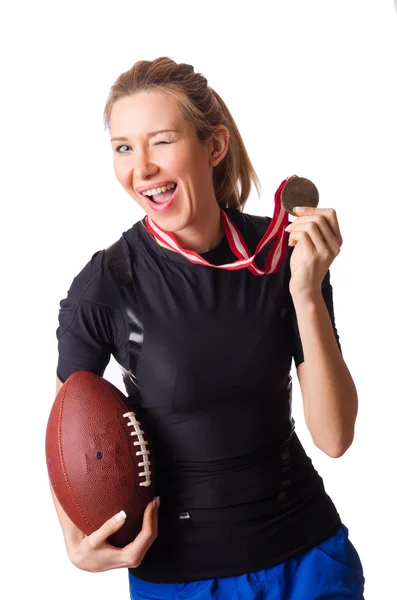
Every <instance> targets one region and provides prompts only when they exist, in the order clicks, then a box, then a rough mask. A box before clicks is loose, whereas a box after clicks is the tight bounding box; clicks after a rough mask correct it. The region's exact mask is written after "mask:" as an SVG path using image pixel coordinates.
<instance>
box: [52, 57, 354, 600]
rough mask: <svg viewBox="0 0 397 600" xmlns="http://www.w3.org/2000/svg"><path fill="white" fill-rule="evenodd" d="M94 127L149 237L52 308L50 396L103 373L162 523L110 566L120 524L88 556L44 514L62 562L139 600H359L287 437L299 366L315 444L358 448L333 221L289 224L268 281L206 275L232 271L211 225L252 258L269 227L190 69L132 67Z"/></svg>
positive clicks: (333, 524)
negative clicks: (123, 406) (152, 472)
mask: <svg viewBox="0 0 397 600" xmlns="http://www.w3.org/2000/svg"><path fill="white" fill-rule="evenodd" d="M104 116H105V124H106V126H108V127H109V130H110V134H111V144H112V147H113V151H114V170H115V174H116V177H117V179H118V181H119V182H120V183H121V185H122V186H123V188H124V189H125V190H126V192H127V193H128V194H129V195H130V196H131V197H132V198H133V200H134V201H136V202H137V203H138V204H139V205H140V206H141V207H142V208H143V210H144V211H145V213H146V215H147V217H149V218H150V220H147V219H146V218H145V219H143V220H142V221H139V222H138V223H136V224H135V225H134V226H133V227H132V228H131V229H129V230H128V231H126V232H125V233H123V235H122V237H121V238H120V240H119V241H118V242H117V243H115V244H114V245H113V246H111V247H110V248H108V249H106V250H102V251H100V252H97V253H95V254H94V255H93V257H92V258H91V260H90V261H89V262H88V264H87V265H86V266H85V267H84V269H83V270H82V271H81V272H80V273H79V274H78V276H77V277H76V278H75V279H74V280H73V283H72V286H71V288H70V290H69V292H68V295H67V298H65V299H64V300H62V301H61V310H60V314H59V328H58V330H57V337H58V340H59V363H58V370H57V389H59V387H60V386H61V385H62V383H63V382H64V381H65V380H66V379H67V378H68V377H69V376H70V375H71V374H72V373H73V372H75V371H78V370H80V369H86V370H89V371H92V372H93V373H96V374H98V375H103V373H104V370H105V368H106V365H107V364H108V362H109V359H110V356H111V355H113V356H114V357H115V359H116V360H117V362H118V363H119V364H120V366H121V368H122V370H123V377H124V383H125V386H126V390H127V392H128V395H129V396H130V397H131V398H132V399H133V401H134V403H137V404H139V405H140V406H141V410H142V411H143V412H144V414H145V423H147V426H148V428H149V430H150V435H151V439H152V441H153V445H154V454H155V457H156V463H157V470H156V475H157V478H158V484H157V485H158V489H157V493H159V495H160V496H161V509H160V511H159V510H158V505H157V504H156V501H154V502H153V503H150V504H149V505H148V507H147V509H146V511H145V515H144V519H143V526H142V532H141V533H140V534H139V536H138V537H137V538H136V539H135V540H134V541H133V542H132V543H131V544H129V545H128V546H126V547H125V548H123V549H116V548H113V547H111V546H110V545H109V544H107V543H106V538H107V537H108V536H109V535H110V533H112V532H114V531H116V530H117V529H118V528H120V527H121V526H122V523H123V517H124V515H123V514H121V515H119V516H118V517H115V518H113V519H111V520H109V521H108V522H107V523H105V524H104V525H103V527H102V528H101V529H99V530H98V531H96V532H94V533H93V534H92V535H90V536H88V537H87V536H84V535H83V534H82V533H81V532H80V531H79V530H78V529H77V528H76V527H75V526H74V525H73V524H72V523H71V522H70V520H69V519H68V517H67V516H66V515H65V514H64V513H63V511H62V509H61V508H60V506H59V504H58V503H57V501H56V498H55V497H54V502H55V505H56V507H57V511H58V515H59V518H60V522H61V525H62V528H63V531H64V535H65V541H66V546H67V549H68V554H69V557H70V559H71V560H72V562H73V563H74V564H75V565H77V566H78V567H80V568H82V569H85V570H88V571H102V570H107V569H112V568H120V567H128V568H129V585H130V592H131V598H134V600H139V599H143V598H152V599H153V598H167V599H168V598H202V599H207V598H219V599H220V598H222V599H223V598H232V597H233V598H234V597H235V598H247V599H249V598H252V599H253V598H266V599H270V598H274V599H276V598H277V599H288V600H298V598H299V599H300V598H304V599H305V600H310V599H314V598H319V597H320V596H321V597H322V598H337V597H338V598H342V597H343V598H362V597H363V596H362V594H363V587H364V576H363V571H362V565H361V562H360V559H359V557H358V554H357V552H356V550H355V548H354V547H353V545H352V543H351V542H350V540H349V538H348V530H347V528H346V527H345V525H343V523H342V521H341V519H340V517H339V514H338V513H337V511H336V508H335V506H334V504H333V503H332V501H331V499H330V498H329V496H328V495H327V494H326V492H325V490H324V486H323V481H322V479H321V477H320V476H319V474H318V473H317V472H316V470H315V469H314V467H313V465H312V462H311V460H310V458H309V457H308V456H307V455H306V453H305V451H304V449H303V447H302V446H301V444H300V442H299V439H298V437H297V435H296V433H295V431H294V420H293V418H292V417H291V377H290V368H291V362H292V358H293V359H294V362H295V365H296V368H297V373H298V378H299V382H300V386H301V388H302V396H303V402H304V412H305V419H306V423H307V426H308V428H309V431H310V433H311V435H312V438H313V440H314V442H315V444H316V445H317V446H318V447H319V448H320V449H321V450H323V451H324V452H325V453H327V454H328V455H329V456H332V457H335V458H336V457H339V456H341V455H342V454H343V453H344V452H345V451H346V450H347V448H348V447H349V446H350V445H351V443H352V441H353V436H354V424H355V420H356V416H357V394H356V389H355V386H354V382H353V380H352V378H351V376H350V374H349V371H348V369H347V366H346V364H345V362H344V360H343V358H342V354H341V348H340V344H339V339H338V334H337V331H336V328H335V323H334V315H333V305H332V288H331V284H330V277H329V267H330V265H331V263H332V262H333V260H334V258H335V257H336V256H337V254H338V253H339V250H340V246H341V244H342V238H341V235H340V231H339V226H338V221H337V217H336V214H335V211H334V210H332V209H310V210H308V211H306V212H302V211H298V210H297V209H295V212H296V213H297V215H299V216H298V218H297V219H296V220H295V221H294V222H293V223H291V224H290V225H289V227H288V228H287V230H288V232H289V238H288V239H289V242H288V247H287V248H286V255H285V256H284V258H283V260H282V261H281V264H280V266H279V268H278V270H277V271H276V272H275V273H272V274H270V275H268V274H266V275H264V276H257V275H255V274H253V273H252V272H251V271H250V270H249V269H247V268H243V269H239V270H229V269H227V268H219V267H220V266H223V265H227V264H229V265H230V264H231V263H234V262H235V261H236V256H235V255H234V254H233V252H232V250H231V248H230V246H229V243H228V239H227V237H226V236H225V220H224V218H223V217H222V215H226V216H227V217H228V218H229V219H230V220H231V221H232V223H233V224H234V226H235V227H237V229H238V230H239V231H240V233H241V235H242V237H243V238H244V241H245V243H246V245H247V246H248V250H249V251H250V253H251V254H252V253H253V252H254V250H255V248H256V247H257V245H258V243H259V241H260V240H261V238H262V237H263V236H264V234H265V232H266V230H267V228H268V227H269V223H270V219H269V218H268V217H257V216H248V215H245V214H244V213H243V212H242V211H243V208H244V204H245V202H246V200H247V198H248V195H249V191H250V185H251V181H253V182H254V184H255V185H256V187H257V189H258V180H257V176H256V173H255V171H254V169H253V167H252V164H251V162H250V160H249V157H248V154H247V151H246V149H245V147H244V144H243V142H242V139H241V137H240V135H239V132H238V129H237V127H236V124H235V122H234V120H233V118H232V116H231V114H230V112H229V111H228V109H227V107H226V105H225V104H224V102H223V101H222V99H221V98H220V97H219V95H218V94H216V93H215V92H214V90H212V89H211V88H210V87H209V86H208V85H207V80H206V79H205V78H204V77H203V76H202V75H201V74H198V73H195V72H194V70H193V68H192V67H191V66H190V65H186V64H176V63H175V62H174V61H172V60H171V59H169V58H165V57H162V58H159V59H157V60H154V61H140V62H138V63H136V64H135V65H134V66H133V67H132V68H131V69H130V70H129V71H127V72H126V73H123V74H122V75H121V76H120V77H119V78H118V80H117V81H116V82H115V84H114V85H113V86H112V88H111V92H110V95H109V98H108V101H107V104H106V107H105V115H104ZM220 209H222V210H223V211H224V213H222V211H221V210H220ZM150 223H154V224H155V226H157V228H158V229H157V230H158V231H160V232H166V234H167V232H168V234H169V235H170V236H171V238H172V236H173V239H174V240H176V241H177V242H178V244H179V247H180V248H181V249H186V250H190V251H193V252H194V253H195V254H196V255H200V256H201V257H202V258H204V259H205V260H206V261H207V262H208V265H200V264H195V263H194V262H192V261H191V260H190V258H187V257H186V255H185V254H183V250H182V251H181V252H182V253H180V252H179V251H177V250H171V249H170V248H169V246H168V245H167V243H166V239H164V238H161V237H157V236H156V235H153V229H150ZM151 232H152V233H151ZM168 239H170V238H168ZM271 246H272V244H269V245H268V246H267V247H266V248H265V249H264V250H263V251H262V252H260V254H259V255H258V257H257V258H256V261H255V262H256V264H257V266H258V267H259V268H262V269H263V267H264V264H265V260H266V257H267V253H268V252H269V250H270V248H271ZM210 265H213V266H210Z"/></svg>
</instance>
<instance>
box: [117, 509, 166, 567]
mask: <svg viewBox="0 0 397 600" xmlns="http://www.w3.org/2000/svg"><path fill="white" fill-rule="evenodd" d="M159 500H160V499H159ZM159 504H160V502H159V503H158V504H157V502H156V499H154V500H153V501H152V502H149V504H148V505H147V507H146V509H145V512H144V514H143V523H142V530H141V531H140V533H139V534H138V535H137V536H136V538H135V540H134V541H133V542H131V543H130V544H128V545H127V546H125V547H124V548H123V549H122V551H121V559H122V561H123V564H124V566H125V567H130V568H132V569H134V568H136V567H138V566H139V565H140V564H141V562H142V560H143V558H144V556H145V554H146V552H147V551H148V550H149V548H150V546H151V545H152V544H153V542H154V541H155V539H156V538H157V535H158V507H159Z"/></svg>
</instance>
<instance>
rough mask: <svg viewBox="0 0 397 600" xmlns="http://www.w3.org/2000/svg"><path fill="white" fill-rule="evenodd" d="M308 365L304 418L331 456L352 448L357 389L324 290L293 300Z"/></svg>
mask: <svg viewBox="0 0 397 600" xmlns="http://www.w3.org/2000/svg"><path fill="white" fill-rule="evenodd" d="M293 302H294V307H295V311H296V316H297V321H298V328H299V334H300V338H301V342H302V347H303V353H304V358H305V361H304V364H305V376H304V386H303V389H302V395H303V402H304V407H305V419H306V423H307V426H308V428H309V431H310V433H311V436H312V438H313V441H314V443H315V444H316V446H318V447H319V448H320V449H321V450H323V451H324V452H326V453H327V454H329V455H330V456H335V457H337V456H340V455H341V454H343V453H344V452H345V451H346V450H347V448H348V447H349V446H350V445H351V443H352V441H353V437H354V424H355V421H356V417H357V410H358V398H357V390H356V387H355V385H354V381H353V379H352V377H351V375H350V372H349V370H348V368H347V366H346V364H345V361H344V359H343V357H342V355H341V353H340V351H339V348H338V345H337V343H336V339H335V334H334V331H333V328H332V323H331V319H330V316H329V314H328V309H327V306H326V304H325V302H324V299H323V297H322V294H321V291H319V292H318V293H317V294H310V295H301V296H299V297H295V298H293Z"/></svg>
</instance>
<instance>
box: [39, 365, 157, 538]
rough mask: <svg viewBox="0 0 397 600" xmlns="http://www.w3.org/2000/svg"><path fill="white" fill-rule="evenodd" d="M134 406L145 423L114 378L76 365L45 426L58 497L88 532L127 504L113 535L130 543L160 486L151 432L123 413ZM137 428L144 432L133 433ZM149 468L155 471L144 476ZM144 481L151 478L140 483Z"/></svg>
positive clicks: (138, 530)
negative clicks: (76, 368)
mask: <svg viewBox="0 0 397 600" xmlns="http://www.w3.org/2000/svg"><path fill="white" fill-rule="evenodd" d="M132 410H133V412H134V413H135V415H136V419H137V421H138V422H140V423H141V420H140V418H139V408H138V407H135V406H134V407H133V408H132V407H131V405H130V404H129V400H128V398H127V397H126V396H124V394H123V393H122V392H121V391H120V390H118V389H117V388H116V387H115V386H113V385H112V384H111V383H110V382H109V381H107V380H106V379H104V378H103V377H99V376H98V375H95V374H93V373H90V372H89V371H77V372H75V373H73V374H72V375H71V376H70V377H69V378H68V379H67V380H66V381H65V383H64V385H63V386H62V388H61V389H60V390H59V392H58V394H57V396H56V398H55V401H54V404H53V406H52V409H51V412H50V416H49V419H48V424H47V431H46V458H47V468H48V474H49V477H50V480H51V483H52V487H53V490H54V493H55V495H56V497H57V499H58V501H59V503H60V504H61V506H62V507H63V509H64V511H65V512H66V514H67V515H68V517H69V518H70V519H71V520H72V521H73V523H74V524H75V525H76V526H77V527H78V528H79V529H80V530H81V531H83V533H85V534H86V535H89V534H90V533H92V532H93V531H95V530H96V529H98V528H99V527H100V526H101V525H103V523H104V522H105V521H107V520H108V519H110V518H111V517H113V516H114V515H116V514H117V513H118V512H120V511H121V510H124V511H125V512H126V514H127V518H126V520H125V523H124V525H123V526H122V527H121V529H120V530H119V531H118V532H116V533H115V534H113V535H112V536H110V538H109V539H108V541H109V542H110V543H111V544H113V545H114V546H117V547H123V546H125V545H126V544H128V543H129V542H131V541H132V540H133V539H134V538H135V537H136V535H137V534H138V533H139V532H140V530H141V528H142V518H143V513H144V511H145V508H146V506H147V504H148V502H150V501H151V500H152V499H153V497H154V492H153V491H154V489H155V481H154V461H153V456H152V452H151V450H152V449H151V445H150V442H149V440H148V436H147V433H146V432H145V431H144V430H143V427H142V424H141V425H136V426H134V425H133V424H132V423H133V422H134V418H132V421H131V419H130V418H129V417H125V416H123V415H125V414H126V413H128V412H130V411H132ZM129 422H130V423H131V425H128V423H129ZM134 431H135V432H136V431H141V432H142V433H141V434H140V435H139V436H138V435H131V433H132V432H134ZM140 440H141V441H140ZM142 440H144V441H146V442H147V444H146V445H145V444H142V443H141V442H142ZM134 442H137V444H136V445H134ZM143 449H147V450H148V452H149V455H148V456H147V457H146V461H149V462H150V463H151V464H150V465H147V466H146V467H144V466H139V465H138V463H142V462H144V460H145V458H144V456H142V455H137V454H136V453H137V452H139V451H142V450H143ZM145 470H146V471H148V470H149V471H150V475H146V476H143V477H142V476H140V475H139V474H140V473H141V474H142V473H143V474H144V471H145ZM143 481H148V482H149V481H150V484H149V485H148V486H146V487H145V486H140V485H139V484H140V483H141V482H143Z"/></svg>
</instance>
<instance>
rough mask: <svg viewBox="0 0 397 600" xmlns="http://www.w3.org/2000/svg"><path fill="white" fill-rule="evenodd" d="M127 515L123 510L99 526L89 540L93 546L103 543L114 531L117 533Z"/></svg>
mask: <svg viewBox="0 0 397 600" xmlns="http://www.w3.org/2000/svg"><path fill="white" fill-rule="evenodd" d="M126 517H127V515H126V514H125V512H124V511H123V510H122V511H120V512H119V513H117V515H115V516H114V517H111V518H110V519H108V520H107V521H105V523H104V524H103V525H102V526H101V527H99V529H97V530H96V531H93V532H92V533H91V534H90V535H89V536H88V538H89V541H90V544H91V546H93V547H97V546H99V545H101V544H103V543H104V542H105V541H106V539H107V538H108V537H109V536H110V535H112V533H116V531H118V530H119V529H121V527H122V526H123V525H124V523H125V520H126Z"/></svg>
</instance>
